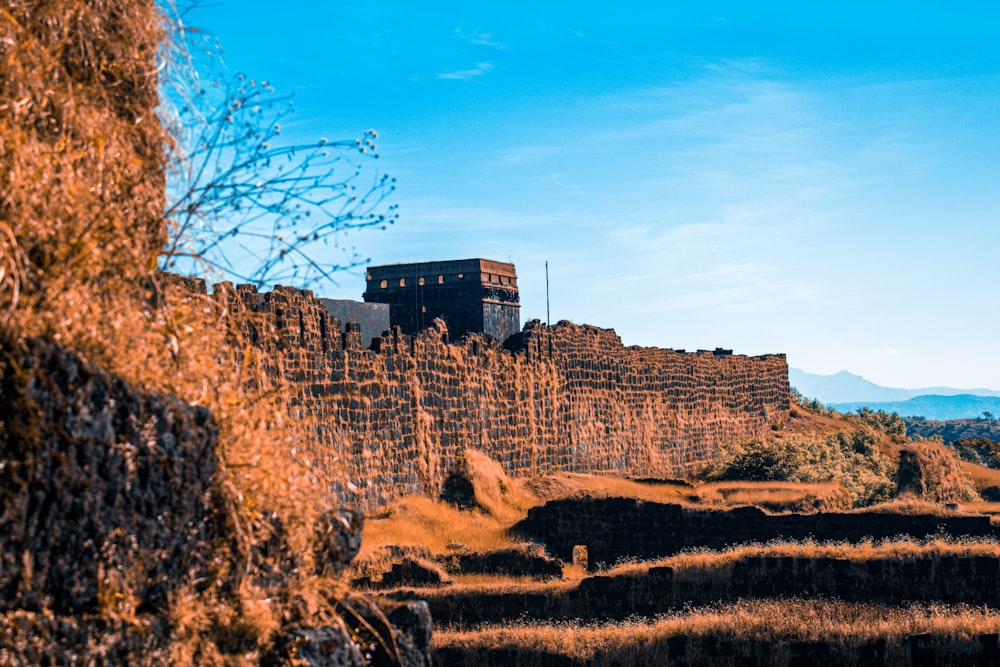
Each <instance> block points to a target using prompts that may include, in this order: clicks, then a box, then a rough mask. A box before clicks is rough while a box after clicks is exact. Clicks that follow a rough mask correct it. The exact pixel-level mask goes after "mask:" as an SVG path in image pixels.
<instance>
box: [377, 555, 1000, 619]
mask: <svg viewBox="0 0 1000 667" xmlns="http://www.w3.org/2000/svg"><path fill="white" fill-rule="evenodd" d="M394 595H395V596H397V597H400V598H402V599H407V598H409V597H412V596H413V595H414V593H413V592H412V591H409V590H400V591H397V592H396V593H394ZM419 595H420V597H421V598H422V599H425V600H426V601H427V603H428V604H429V605H430V610H431V614H432V616H433V617H434V622H435V624H436V625H437V626H438V627H448V626H453V627H467V626H472V625H477V624H482V623H488V624H495V625H503V624H505V623H511V622H514V621H517V620H518V619H523V618H534V619H542V618H544V619H548V620H551V621H560V620H572V619H586V620H594V621H605V620H622V619H627V618H630V617H634V616H655V615H657V614H663V613H668V612H671V611H676V610H678V609H683V608H685V607H687V606H690V605H711V604H715V603H719V602H733V601H736V600H740V599H744V600H745V599H752V598H766V597H822V598H828V599H839V600H844V601H848V602H864V603H879V604H887V605H901V604H906V603H911V602H936V603H943V604H957V603H965V604H970V605H988V606H991V607H995V606H997V605H998V604H1000V558H996V557H992V556H989V557H986V556H972V557H960V556H954V555H946V556H941V555H937V556H933V555H928V556H920V557H911V558H877V559H868V560H865V559H863V558H856V559H841V558H825V557H822V558H792V557H769V556H750V557H747V558H741V559H739V560H736V561H735V562H732V563H728V564H724V565H720V566H718V567H714V568H711V569H708V570H698V571H694V572H685V571H680V572H677V571H674V570H673V569H672V568H670V567H664V566H654V567H650V568H647V569H637V570H635V571H632V572H628V573H623V574H614V575H596V576H591V577H587V578H585V579H583V580H581V581H580V582H579V584H577V585H575V586H574V585H567V586H565V587H561V588H560V587H554V588H548V589H542V588H534V589H531V588H527V587H520V588H519V587H517V586H511V587H509V588H508V589H507V590H497V589H495V588H494V589H492V590H476V589H475V587H464V588H457V589H454V590H452V589H448V588H442V589H439V590H433V591H431V590H421V591H420V592H419Z"/></svg>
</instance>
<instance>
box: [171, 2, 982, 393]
mask: <svg viewBox="0 0 1000 667" xmlns="http://www.w3.org/2000/svg"><path fill="white" fill-rule="evenodd" d="M187 21H188V23H190V24H193V25H196V26H199V27H201V28H203V29H205V30H207V31H209V32H210V33H211V34H213V35H214V36H215V37H217V38H218V39H219V41H220V42H221V44H222V47H223V49H224V53H225V61H226V64H227V66H228V67H229V69H231V70H233V71H235V72H243V73H245V74H247V75H248V76H252V77H257V78H260V79H266V80H267V81H268V82H270V83H271V84H272V85H274V86H275V87H276V88H277V89H278V92H286V93H293V94H294V96H295V106H296V109H297V111H296V114H295V115H294V117H292V118H291V119H290V120H289V121H287V122H286V123H285V130H284V135H285V136H287V137H289V138H290V139H316V138H319V137H323V136H325V137H331V138H349V137H354V136H359V135H360V134H361V132H363V131H364V130H366V129H369V128H374V129H376V130H378V132H379V135H380V137H379V153H380V158H379V160H378V161H377V162H370V163H368V164H366V165H365V167H364V168H365V170H366V172H367V173H368V174H370V175H374V174H375V173H389V174H391V175H392V176H393V177H395V178H396V179H397V191H396V193H395V195H394V197H393V203H395V204H398V205H399V214H400V217H399V221H398V222H397V223H396V225H394V226H393V227H390V228H389V229H388V230H387V231H374V230H370V231H364V232H357V233H354V234H352V236H351V237H350V238H347V239H344V240H343V242H344V243H345V244H348V245H354V246H357V247H358V249H359V250H360V251H361V252H362V253H363V254H364V255H365V256H367V257H370V258H371V261H372V263H374V264H383V263H395V262H407V261H424V260H433V259H448V258H456V259H457V258H466V257H489V258H494V259H500V260H508V259H509V260H511V261H513V262H514V263H515V264H516V265H517V269H518V275H519V278H520V280H519V282H520V286H521V299H522V309H521V313H522V320H527V319H531V318H540V319H543V320H544V318H545V273H544V267H545V262H546V261H548V262H549V266H550V274H551V281H552V282H551V303H552V319H553V321H556V320H559V319H569V320H572V321H574V322H577V323H589V324H595V325H599V326H602V327H613V328H615V330H616V331H617V332H618V333H619V334H620V335H621V337H622V339H623V341H624V342H625V343H626V344H638V345H654V346H659V347H674V348H686V349H689V350H690V349H698V348H714V347H717V346H721V347H726V348H733V349H734V351H735V352H737V353H743V354H762V353H767V352H785V353H787V355H788V360H789V363H790V364H791V365H793V366H796V367H799V368H802V369H804V370H807V371H811V372H817V373H833V372H836V371H839V370H842V369H847V370H850V371H852V372H855V373H860V374H862V375H864V376H865V377H866V378H868V379H870V380H872V381H874V382H878V383H880V384H884V385H891V386H901V387H921V386H932V385H950V386H956V387H992V388H1000V349H998V345H997V341H998V334H997V331H998V329H1000V315H998V308H997V302H998V288H1000V262H997V261H996V256H997V253H998V250H1000V187H998V186H1000V5H995V4H993V3H986V2H976V3H968V2H966V3H963V2H957V3H956V2H953V3H950V4H948V5H947V6H946V5H945V4H944V3H934V4H933V5H932V4H930V3H914V2H910V3H891V4H890V3H871V2H866V3H851V2H837V3H780V2H756V3H742V2H741V3H736V2H734V3H719V2H716V3H690V2H688V3H672V2H667V3H636V2H628V1H624V2H617V3H613V4H608V3H592V2H573V3H563V2H551V3H537V2H535V3H526V2H521V1H519V0H518V1H509V2H504V3H488V4H487V3H475V2H468V3H463V2H437V3H434V2H432V3H407V2H394V1H386V2H378V3H373V2H354V1H347V2H338V1H330V0H328V1H324V2H306V1H300V2H290V3H287V4H286V5H280V6H279V5H275V4H274V3H273V2H268V3H264V2H257V1H256V0H240V1H239V2H236V1H234V0H212V2H211V4H209V3H206V4H203V5H201V6H200V7H198V8H197V9H195V10H194V11H192V12H191V13H190V14H189V15H188V17H187ZM315 290H316V291H317V292H318V293H320V294H322V295H324V296H330V297H337V298H360V295H361V292H362V291H363V290H364V281H363V277H362V275H360V274H358V275H343V276H341V278H340V279H339V281H338V284H337V285H319V286H317V287H316V288H315Z"/></svg>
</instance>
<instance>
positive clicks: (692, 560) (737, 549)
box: [605, 536, 1000, 575]
mask: <svg viewBox="0 0 1000 667" xmlns="http://www.w3.org/2000/svg"><path fill="white" fill-rule="evenodd" d="M945 556H958V557H962V558H971V557H974V556H989V557H994V558H1000V541H997V540H996V539H986V538H977V539H975V540H973V539H962V538H953V537H947V536H942V537H931V538H927V539H923V540H919V539H914V538H910V537H906V536H902V537H896V538H892V539H886V540H864V541H862V542H816V541H813V540H803V541H795V540H775V541H772V542H768V543H766V544H741V545H736V546H732V547H728V548H726V549H722V550H718V551H716V550H710V549H692V550H689V551H685V552H682V553H679V554H676V555H674V556H670V557H669V558H663V559H660V560H656V561H647V562H642V563H626V564H623V565H619V566H617V567H614V568H611V569H610V570H608V571H607V572H606V573H605V574H609V575H616V574H625V573H637V572H644V571H646V570H648V569H649V568H651V567H662V566H666V567H671V568H674V570H675V571H677V572H682V571H690V570H713V569H718V568H721V567H726V566H729V565H732V564H733V563H735V562H736V561H738V560H741V559H744V558H749V557H762V558H786V557H790V558H802V559H840V560H850V561H867V560H876V559H878V560H882V559H913V558H940V557H945Z"/></svg>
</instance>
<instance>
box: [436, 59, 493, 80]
mask: <svg viewBox="0 0 1000 667" xmlns="http://www.w3.org/2000/svg"><path fill="white" fill-rule="evenodd" d="M492 71H493V63H490V62H483V63H476V66H475V67H472V68H470V69H460V70H455V71H453V72H439V73H437V74H435V75H434V76H435V77H436V78H438V79H449V80H454V81H470V80H472V79H475V78H476V77H480V76H483V75H484V74H488V73H490V72H492Z"/></svg>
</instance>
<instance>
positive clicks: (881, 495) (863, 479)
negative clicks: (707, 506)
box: [708, 427, 897, 506]
mask: <svg viewBox="0 0 1000 667" xmlns="http://www.w3.org/2000/svg"><path fill="white" fill-rule="evenodd" d="M877 443H878V436H877V434H876V433H875V432H874V431H873V430H872V429H869V428H866V427H862V428H860V429H858V430H857V431H840V432H839V433H836V434H834V435H831V436H826V437H824V436H819V435H816V436H806V435H785V436H780V437H779V436H770V437H765V438H759V439H755V440H751V441H748V442H732V443H726V444H724V445H722V447H721V449H720V452H719V459H718V461H717V462H716V464H715V465H714V466H713V467H712V469H711V470H710V471H709V473H708V477H709V478H710V479H713V480H719V481H722V480H743V481H765V482H768V481H789V482H838V483H840V484H841V485H842V486H843V487H844V488H845V489H847V491H848V493H850V494H851V498H852V500H853V502H854V504H855V505H856V506H863V505H871V504H873V503H877V502H883V501H885V500H888V499H889V498H891V497H892V494H893V491H894V490H895V486H896V485H895V481H894V478H895V475H896V468H897V464H896V463H895V462H894V461H892V460H891V459H890V458H889V457H887V456H885V455H884V454H882V452H881V451H880V450H879V449H878V447H877V446H876V445H877Z"/></svg>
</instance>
